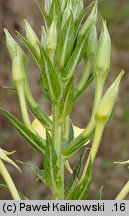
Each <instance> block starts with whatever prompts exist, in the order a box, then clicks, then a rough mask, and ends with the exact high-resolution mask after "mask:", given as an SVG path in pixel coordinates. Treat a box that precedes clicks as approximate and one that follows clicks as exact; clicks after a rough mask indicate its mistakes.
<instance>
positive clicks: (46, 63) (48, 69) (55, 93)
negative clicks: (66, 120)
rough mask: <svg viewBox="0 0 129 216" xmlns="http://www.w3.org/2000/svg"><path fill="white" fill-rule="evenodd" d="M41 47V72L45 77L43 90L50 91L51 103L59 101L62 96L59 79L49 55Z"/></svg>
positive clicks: (43, 78)
mask: <svg viewBox="0 0 129 216" xmlns="http://www.w3.org/2000/svg"><path fill="white" fill-rule="evenodd" d="M39 47H40V51H41V62H42V65H41V70H42V75H43V76H42V82H43V83H42V84H43V88H45V89H46V90H47V91H48V93H49V96H50V99H51V101H53V102H55V101H57V100H58V97H59V95H60V83H59V78H58V76H57V73H56V70H55V68H54V66H53V64H52V62H51V60H50V59H49V57H48V55H47V53H46V52H45V50H44V49H43V47H42V46H41V45H39Z"/></svg>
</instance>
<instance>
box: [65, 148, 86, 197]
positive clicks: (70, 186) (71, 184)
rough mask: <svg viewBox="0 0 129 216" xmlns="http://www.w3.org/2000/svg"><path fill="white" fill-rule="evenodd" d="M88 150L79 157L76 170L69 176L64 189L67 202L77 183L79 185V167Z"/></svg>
mask: <svg viewBox="0 0 129 216" xmlns="http://www.w3.org/2000/svg"><path fill="white" fill-rule="evenodd" d="M87 150H88V148H87V149H86V150H85V151H84V152H83V153H82V154H81V155H80V160H79V163H78V165H77V166H76V168H75V169H74V171H73V173H72V175H71V176H70V178H69V180H68V182H67V184H66V187H65V199H66V200H69V199H70V197H71V195H72V193H73V191H74V190H75V188H76V187H77V185H78V183H79V175H80V171H81V165H82V163H83V159H84V157H85V155H86V153H87Z"/></svg>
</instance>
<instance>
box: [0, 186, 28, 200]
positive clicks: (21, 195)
mask: <svg viewBox="0 0 129 216" xmlns="http://www.w3.org/2000/svg"><path fill="white" fill-rule="evenodd" d="M0 189H4V190H8V191H9V189H8V186H7V185H5V184H0ZM18 193H19V196H20V198H21V200H28V198H27V197H26V196H25V195H24V194H23V193H22V192H20V191H18Z"/></svg>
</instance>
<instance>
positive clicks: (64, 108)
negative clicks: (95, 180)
mask: <svg viewBox="0 0 129 216" xmlns="http://www.w3.org/2000/svg"><path fill="white" fill-rule="evenodd" d="M72 105H73V77H72V78H71V79H70V80H69V82H68V83H67V84H66V86H65V89H64V94H63V98H62V103H61V107H60V108H61V119H62V120H63V118H65V117H66V116H67V115H69V113H70V112H71V110H72Z"/></svg>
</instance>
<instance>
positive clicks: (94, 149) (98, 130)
mask: <svg viewBox="0 0 129 216" xmlns="http://www.w3.org/2000/svg"><path fill="white" fill-rule="evenodd" d="M104 126H105V123H103V122H101V121H98V122H97V123H96V130H95V136H94V141H93V145H92V148H91V150H90V153H89V156H88V160H87V163H86V165H85V167H84V171H83V173H82V176H81V179H80V181H82V180H83V179H84V177H85V175H86V172H87V168H88V165H89V162H90V159H91V162H92V164H93V163H94V160H95V156H96V154H97V151H98V148H99V145H100V141H101V137H102V133H103V129H104Z"/></svg>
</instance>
